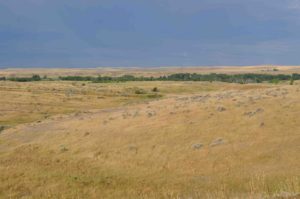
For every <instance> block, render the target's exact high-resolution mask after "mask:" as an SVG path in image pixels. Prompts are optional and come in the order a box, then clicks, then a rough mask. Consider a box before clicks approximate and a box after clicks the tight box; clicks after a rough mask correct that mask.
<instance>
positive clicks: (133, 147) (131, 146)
mask: <svg viewBox="0 0 300 199" xmlns="http://www.w3.org/2000/svg"><path fill="white" fill-rule="evenodd" d="M128 150H129V151H132V152H134V153H136V154H137V153H138V147H137V146H136V145H129V146H128Z"/></svg>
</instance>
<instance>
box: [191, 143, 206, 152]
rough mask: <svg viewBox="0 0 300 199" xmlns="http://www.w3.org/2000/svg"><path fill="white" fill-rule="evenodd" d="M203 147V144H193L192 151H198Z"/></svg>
mask: <svg viewBox="0 0 300 199" xmlns="http://www.w3.org/2000/svg"><path fill="white" fill-rule="evenodd" d="M203 146H204V145H203V144H201V143H198V144H193V145H192V149H195V150H198V149H201V148H202V147H203Z"/></svg>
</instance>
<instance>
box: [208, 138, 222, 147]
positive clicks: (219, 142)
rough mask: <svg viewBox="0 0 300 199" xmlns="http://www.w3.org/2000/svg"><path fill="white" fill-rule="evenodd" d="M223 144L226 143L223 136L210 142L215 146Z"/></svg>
mask: <svg viewBox="0 0 300 199" xmlns="http://www.w3.org/2000/svg"><path fill="white" fill-rule="evenodd" d="M222 144H225V140H224V139H223V138H217V139H215V140H214V141H213V142H212V143H211V144H210V146H211V147H214V146H218V145H222Z"/></svg>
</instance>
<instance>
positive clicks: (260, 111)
mask: <svg viewBox="0 0 300 199" xmlns="http://www.w3.org/2000/svg"><path fill="white" fill-rule="evenodd" d="M262 112H264V109H262V108H258V109H256V110H255V111H250V112H245V113H244V115H246V116H249V117H252V116H254V115H256V114H257V113H262Z"/></svg>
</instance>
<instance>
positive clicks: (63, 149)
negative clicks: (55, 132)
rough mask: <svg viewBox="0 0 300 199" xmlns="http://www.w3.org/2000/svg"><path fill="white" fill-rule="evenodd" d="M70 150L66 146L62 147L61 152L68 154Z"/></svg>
mask: <svg viewBox="0 0 300 199" xmlns="http://www.w3.org/2000/svg"><path fill="white" fill-rule="evenodd" d="M68 150H69V149H67V147H65V146H64V145H61V146H60V152H62V153H63V152H66V151H68Z"/></svg>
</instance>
